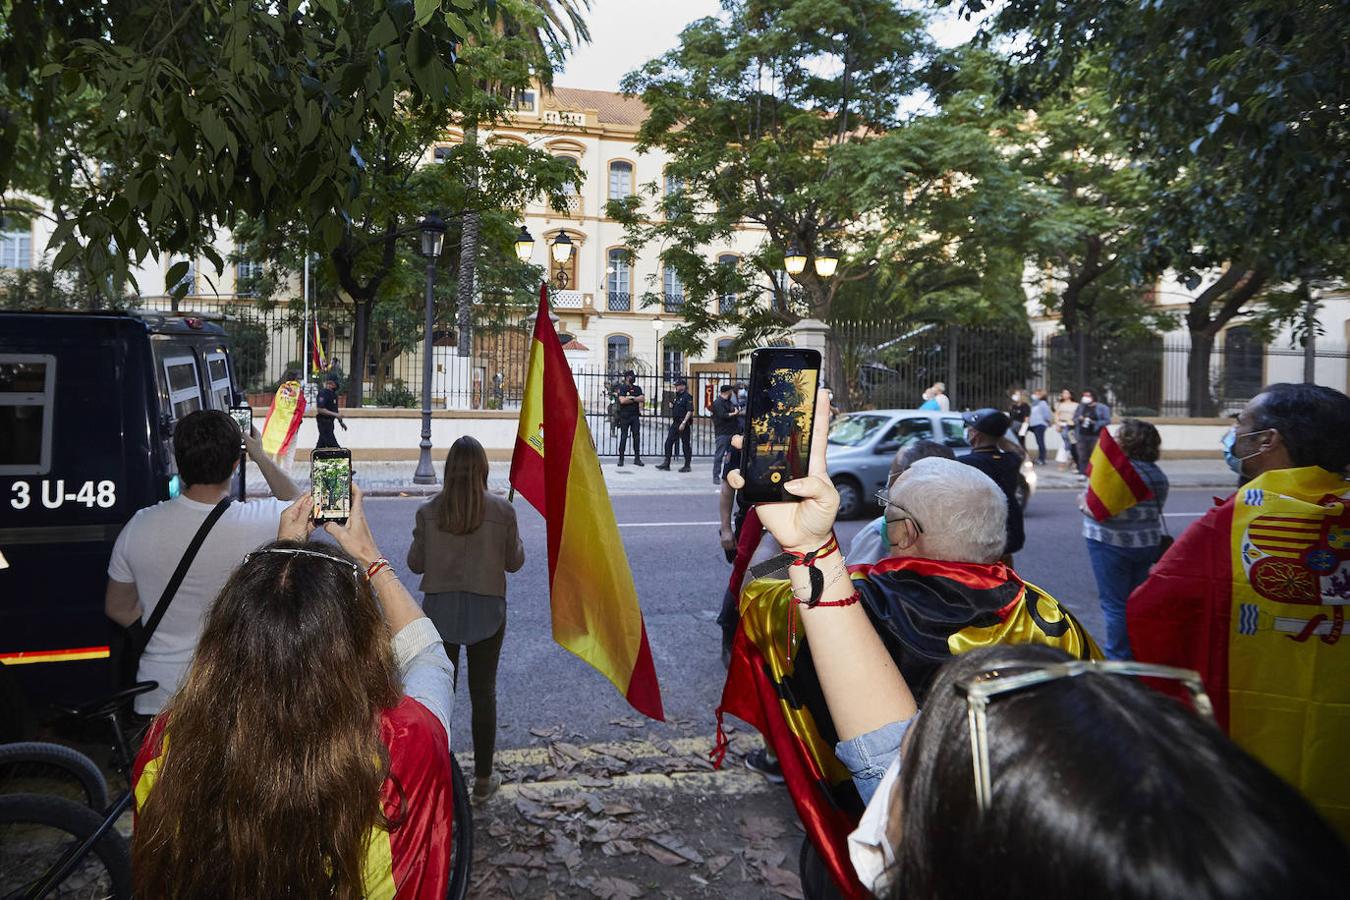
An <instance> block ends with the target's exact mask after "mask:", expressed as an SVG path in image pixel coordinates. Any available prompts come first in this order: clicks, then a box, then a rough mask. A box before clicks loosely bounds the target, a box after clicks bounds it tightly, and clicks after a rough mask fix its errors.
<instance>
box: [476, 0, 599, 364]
mask: <svg viewBox="0 0 1350 900" xmlns="http://www.w3.org/2000/svg"><path fill="white" fill-rule="evenodd" d="M590 7H591V0H515V2H513V3H502V4H501V5H500V6H499V7H498V9H499V10H500V11H501V15H500V17H499V19H498V21H497V23H496V26H495V27H496V28H497V29H499V30H500V31H501V32H503V33H514V34H519V35H524V36H526V37H527V38H529V39H530V42H531V43H532V44H533V45H534V47H535V50H536V53H535V54H534V55H535V56H536V57H537V59H536V60H535V62H536V65H535V74H536V75H537V76H538V78H539V81H540V83H541V84H542V85H543V86H544V87H552V86H553V69H554V67H555V66H556V65H557V64H558V63H560V62H561V61H562V59H563V57H564V56H566V55H567V53H568V52H569V51H571V50H572V49H573V48H574V47H575V46H576V45H577V44H580V43H583V42H589V41H590V39H591V33H590V30H589V29H588V28H587V27H586V20H585V19H584V18H583V17H582V14H583V12H589V11H590ZM481 87H482V88H483V90H484V91H487V92H498V91H500V90H501V89H502V86H501V85H494V84H483V85H481ZM464 148H465V150H466V156H467V158H468V160H469V167H468V172H469V175H468V184H467V185H466V187H467V188H468V190H469V192H470V195H472V193H473V192H475V191H476V190H477V187H478V184H477V178H476V177H475V175H474V169H473V163H472V160H473V159H474V155H475V154H476V152H477V149H478V120H477V119H469V120H466V121H465V123H464ZM478 242H479V219H478V211H477V210H476V209H472V208H469V209H466V210H465V211H464V214H463V217H462V218H461V226H460V245H459V284H458V287H457V290H456V296H455V301H456V316H455V320H456V321H455V324H456V327H457V329H458V332H459V337H458V340H457V341H456V342H455V343H456V344H457V346H458V348H459V355H460V356H468V355H469V354H470V353H471V352H472V346H473V296H474V283H475V280H476V275H477V271H476V270H477V265H478Z"/></svg>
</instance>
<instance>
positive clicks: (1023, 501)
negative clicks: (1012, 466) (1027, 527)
mask: <svg viewBox="0 0 1350 900" xmlns="http://www.w3.org/2000/svg"><path fill="white" fill-rule="evenodd" d="M1013 496H1014V497H1016V498H1017V505H1018V506H1020V507H1022V511H1023V512H1026V509H1027V504H1028V503H1030V502H1031V487H1030V486H1029V485H1028V484H1027V480H1026V479H1025V478H1021V477H1018V479H1017V490H1016V491H1014V492H1013Z"/></svg>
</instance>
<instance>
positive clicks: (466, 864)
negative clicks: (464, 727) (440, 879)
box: [445, 753, 473, 900]
mask: <svg viewBox="0 0 1350 900" xmlns="http://www.w3.org/2000/svg"><path fill="white" fill-rule="evenodd" d="M450 783H451V790H452V791H454V819H453V821H452V822H451V829H450V885H449V888H448V889H447V890H446V892H445V896H446V898H447V900H464V898H466V897H468V896H469V869H470V867H471V866H472V864H473V807H472V806H471V805H470V804H469V786H468V784H466V783H465V781H464V773H463V772H462V771H460V768H459V760H457V759H456V758H455V754H453V753H451V754H450Z"/></svg>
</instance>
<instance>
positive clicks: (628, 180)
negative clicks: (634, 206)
mask: <svg viewBox="0 0 1350 900" xmlns="http://www.w3.org/2000/svg"><path fill="white" fill-rule="evenodd" d="M632 193H633V164H632V163H629V162H623V161H622V160H616V161H615V162H612V163H610V164H609V199H611V200H622V199H624V198H625V197H628V196H631V195H632Z"/></svg>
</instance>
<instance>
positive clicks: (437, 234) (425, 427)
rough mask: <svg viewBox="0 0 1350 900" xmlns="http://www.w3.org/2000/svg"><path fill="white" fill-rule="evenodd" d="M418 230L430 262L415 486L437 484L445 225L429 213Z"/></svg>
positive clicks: (414, 477)
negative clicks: (436, 347)
mask: <svg viewBox="0 0 1350 900" xmlns="http://www.w3.org/2000/svg"><path fill="white" fill-rule="evenodd" d="M419 227H420V228H421V230H422V256H423V257H425V259H426V261H427V297H426V333H425V334H424V335H423V337H422V340H423V346H422V442H421V443H420V444H419V445H418V446H419V447H420V448H421V452H420V453H419V454H418V456H417V471H416V472H415V473H413V483H414V484H435V483H436V470H435V469H434V468H432V465H431V371H432V366H431V363H432V358H431V329H432V325H433V324H434V321H435V312H436V298H435V296H434V291H435V284H436V258H437V257H438V256H440V255H441V246H442V244H444V242H445V222H444V221H443V220H442V219H441V217H440V216H438V215H436V214H435V213H429V214H428V215H427V217H426V218H425V219H423V220H422V222H421V224H420V225H419Z"/></svg>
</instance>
